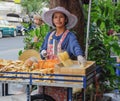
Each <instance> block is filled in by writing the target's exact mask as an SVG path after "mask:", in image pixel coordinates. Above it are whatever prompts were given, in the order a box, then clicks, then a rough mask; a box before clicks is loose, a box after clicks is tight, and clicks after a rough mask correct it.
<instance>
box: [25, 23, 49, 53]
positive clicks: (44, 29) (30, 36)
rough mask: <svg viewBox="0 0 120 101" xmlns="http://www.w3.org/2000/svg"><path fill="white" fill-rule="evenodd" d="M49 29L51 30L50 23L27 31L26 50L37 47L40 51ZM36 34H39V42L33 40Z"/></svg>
mask: <svg viewBox="0 0 120 101" xmlns="http://www.w3.org/2000/svg"><path fill="white" fill-rule="evenodd" d="M48 31H49V27H48V25H46V24H44V25H41V26H40V27H39V28H36V29H35V30H31V31H29V32H27V33H26V35H25V38H24V43H25V47H24V49H25V50H27V49H35V50H37V51H39V48H40V47H41V45H42V43H43V40H44V37H45V36H46V34H47V33H48ZM34 36H37V38H38V42H34V41H33V38H34Z"/></svg>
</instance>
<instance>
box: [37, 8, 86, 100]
mask: <svg viewBox="0 0 120 101" xmlns="http://www.w3.org/2000/svg"><path fill="white" fill-rule="evenodd" d="M42 19H43V21H44V22H45V23H47V24H48V25H49V26H51V27H52V28H55V30H54V31H52V32H49V33H48V34H47V35H46V37H45V40H44V42H43V44H42V46H41V49H40V54H41V57H42V58H43V59H55V58H57V54H54V53H55V52H54V42H57V43H58V44H57V52H61V51H67V52H68V54H69V56H70V58H71V59H72V57H73V56H75V57H77V59H78V62H79V63H81V64H82V65H84V64H85V62H86V60H85V58H84V57H83V52H82V50H81V47H80V45H79V42H78V41H77V39H76V36H75V35H74V33H73V32H70V31H69V29H70V28H73V27H74V26H75V25H76V23H77V17H76V16H75V15H72V14H71V13H70V12H68V11H67V10H66V9H65V8H63V7H56V8H53V9H50V10H49V11H46V12H45V13H44V14H43V15H42ZM54 40H55V41H54ZM44 91H45V94H47V95H49V96H51V97H52V98H53V99H55V101H67V88H63V87H47V86H45V87H44V88H43V87H42V86H39V89H38V93H39V94H42V93H43V92H44ZM55 92H57V93H55Z"/></svg>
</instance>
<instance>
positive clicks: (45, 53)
mask: <svg viewBox="0 0 120 101" xmlns="http://www.w3.org/2000/svg"><path fill="white" fill-rule="evenodd" d="M40 54H41V55H42V56H43V57H44V58H45V57H46V56H47V51H46V50H42V51H41V53H40Z"/></svg>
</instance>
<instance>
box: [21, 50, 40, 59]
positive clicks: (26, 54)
mask: <svg viewBox="0 0 120 101" xmlns="http://www.w3.org/2000/svg"><path fill="white" fill-rule="evenodd" d="M33 56H34V57H36V58H37V59H40V53H39V52H37V51H36V50H34V49H29V50H25V51H24V52H23V53H22V54H21V55H20V56H19V60H22V61H25V60H26V59H28V58H30V57H33Z"/></svg>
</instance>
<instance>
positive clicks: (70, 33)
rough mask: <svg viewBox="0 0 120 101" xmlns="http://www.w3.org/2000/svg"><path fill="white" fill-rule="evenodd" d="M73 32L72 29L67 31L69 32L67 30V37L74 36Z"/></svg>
mask: <svg viewBox="0 0 120 101" xmlns="http://www.w3.org/2000/svg"><path fill="white" fill-rule="evenodd" d="M75 34H76V33H75V32H73V31H69V32H68V36H69V37H76V35H75Z"/></svg>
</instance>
